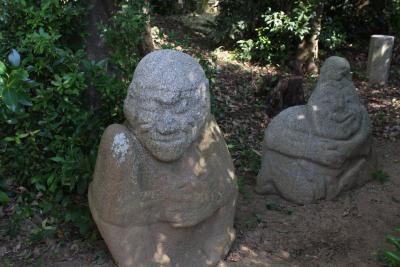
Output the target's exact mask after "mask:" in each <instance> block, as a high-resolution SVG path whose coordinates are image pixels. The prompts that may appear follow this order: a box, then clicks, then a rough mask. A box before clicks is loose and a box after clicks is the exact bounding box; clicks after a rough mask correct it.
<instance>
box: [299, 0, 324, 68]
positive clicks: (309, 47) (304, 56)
mask: <svg viewBox="0 0 400 267" xmlns="http://www.w3.org/2000/svg"><path fill="white" fill-rule="evenodd" d="M322 13H323V3H321V2H320V3H318V5H317V7H316V16H315V19H314V20H313V21H312V23H311V32H310V34H308V35H306V36H305V37H304V39H303V40H302V42H301V43H300V44H299V46H298V49H297V55H296V66H295V73H296V74H298V75H302V74H305V73H318V66H317V64H316V61H317V60H318V38H319V34H320V32H321V20H322Z"/></svg>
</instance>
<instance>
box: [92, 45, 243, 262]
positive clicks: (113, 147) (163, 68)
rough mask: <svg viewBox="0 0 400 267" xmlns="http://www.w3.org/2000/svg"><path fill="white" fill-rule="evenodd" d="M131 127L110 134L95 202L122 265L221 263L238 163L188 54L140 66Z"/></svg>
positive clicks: (102, 150)
mask: <svg viewBox="0 0 400 267" xmlns="http://www.w3.org/2000/svg"><path fill="white" fill-rule="evenodd" d="M124 113H125V117H126V119H127V121H126V122H125V123H124V124H123V125H120V124H113V125H110V126H109V127H108V128H107V129H106V131H105V132H104V134H103V136H102V139H101V143H100V147H99V152H98V156H97V162H96V168H95V172H94V176H93V182H92V183H91V184H90V187H89V205H90V210H91V212H92V215H93V218H94V220H95V222H96V224H97V227H98V228H99V230H100V233H101V235H102V237H103V239H104V240H105V242H106V244H107V246H108V248H109V250H110V252H111V254H112V256H113V258H114V259H115V261H116V262H117V264H118V265H119V266H134V267H141V266H143V267H148V266H182V267H186V266H199V267H200V266H215V265H217V264H218V263H219V261H220V259H221V258H222V257H223V256H224V255H225V254H226V253H227V252H228V250H229V248H230V245H231V243H232V241H233V239H234V235H235V234H234V229H233V217H234V212H235V205H236V198H237V188H236V177H235V174H234V167H233V164H232V159H231V157H230V154H229V152H228V149H227V147H226V143H225V141H224V138H223V135H222V133H221V131H220V129H219V127H218V125H217V124H216V122H215V120H214V118H213V117H212V115H211V114H210V95H209V91H208V80H207V78H206V76H205V74H204V71H203V70H202V68H201V66H200V65H199V64H198V63H197V62H196V61H195V60H194V59H193V58H191V57H190V56H188V55H186V54H184V53H181V52H177V51H173V50H160V51H156V52H152V53H150V54H148V55H147V56H146V57H144V58H143V59H142V60H141V61H140V63H139V65H138V66H137V68H136V70H135V73H134V76H133V81H132V83H131V85H130V87H129V90H128V95H127V98H126V100H125V104H124Z"/></svg>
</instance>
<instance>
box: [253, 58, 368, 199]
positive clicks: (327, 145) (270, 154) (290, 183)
mask: <svg viewBox="0 0 400 267" xmlns="http://www.w3.org/2000/svg"><path fill="white" fill-rule="evenodd" d="M375 167H376V156H375V153H374V148H373V145H372V136H371V124H370V121H369V118H368V113H367V111H366V110H365V108H364V107H363V106H362V105H361V104H360V101H359V98H358V95H357V92H356V90H355V87H354V85H353V83H352V80H351V73H350V65H349V63H348V62H347V60H346V59H344V58H340V57H330V58H328V59H327V60H326V61H325V63H324V65H323V66H322V68H321V74H320V78H319V80H318V83H317V86H316V88H315V89H314V91H313V93H312V95H311V96H310V99H309V101H308V103H307V104H306V105H301V106H294V107H291V108H288V109H286V110H284V111H283V112H281V113H280V114H278V115H277V116H276V117H275V118H274V119H273V120H272V121H271V123H270V124H269V125H268V127H267V129H266V130H265V136H264V145H263V157H262V163H261V170H260V172H259V174H258V177H257V188H256V191H257V192H258V193H278V194H280V195H282V196H283V197H284V198H286V199H288V200H291V201H294V202H297V203H301V204H305V203H311V202H315V201H316V200H318V199H332V198H334V197H335V196H337V195H338V194H339V193H340V192H341V191H343V190H347V189H350V188H351V187H354V186H357V185H361V184H364V183H365V182H366V181H367V180H368V179H370V178H371V174H372V172H373V171H374V170H375Z"/></svg>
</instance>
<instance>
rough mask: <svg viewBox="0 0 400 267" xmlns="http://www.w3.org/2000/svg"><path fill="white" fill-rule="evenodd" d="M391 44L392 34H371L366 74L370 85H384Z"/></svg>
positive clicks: (391, 48)
mask: <svg viewBox="0 0 400 267" xmlns="http://www.w3.org/2000/svg"><path fill="white" fill-rule="evenodd" d="M393 45H394V37H393V36H388V35H372V36H371V40H370V43H369V53H368V66H367V74H368V79H369V84H370V85H380V86H382V85H386V83H387V81H388V78H389V72H390V61H391V58H392V50H393Z"/></svg>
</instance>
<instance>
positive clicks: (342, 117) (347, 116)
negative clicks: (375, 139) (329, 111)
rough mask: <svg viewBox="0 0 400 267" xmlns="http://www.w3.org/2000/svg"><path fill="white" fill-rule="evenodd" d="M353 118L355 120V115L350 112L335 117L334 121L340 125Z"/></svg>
mask: <svg viewBox="0 0 400 267" xmlns="http://www.w3.org/2000/svg"><path fill="white" fill-rule="evenodd" d="M351 118H353V113H352V112H349V113H344V114H337V115H334V116H333V118H332V120H333V121H335V122H338V123H344V122H346V121H348V120H350V119H351Z"/></svg>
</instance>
